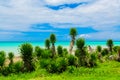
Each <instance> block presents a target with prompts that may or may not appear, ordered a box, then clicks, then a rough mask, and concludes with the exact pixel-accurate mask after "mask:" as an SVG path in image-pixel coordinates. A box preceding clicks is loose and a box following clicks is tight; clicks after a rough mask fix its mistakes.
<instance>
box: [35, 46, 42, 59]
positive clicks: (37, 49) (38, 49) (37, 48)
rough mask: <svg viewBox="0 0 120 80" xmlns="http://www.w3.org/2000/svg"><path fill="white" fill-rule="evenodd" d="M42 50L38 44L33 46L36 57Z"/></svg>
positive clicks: (38, 56)
mask: <svg viewBox="0 0 120 80" xmlns="http://www.w3.org/2000/svg"><path fill="white" fill-rule="evenodd" d="M42 52H43V50H42V49H41V48H40V47H39V46H36V47H35V54H36V56H37V58H40V56H41V54H42Z"/></svg>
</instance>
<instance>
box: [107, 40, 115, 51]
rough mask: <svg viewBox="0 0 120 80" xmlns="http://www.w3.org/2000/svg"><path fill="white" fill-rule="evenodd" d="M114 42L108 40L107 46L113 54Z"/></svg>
mask: <svg viewBox="0 0 120 80" xmlns="http://www.w3.org/2000/svg"><path fill="white" fill-rule="evenodd" d="M113 45H114V44H113V41H112V39H109V40H107V46H108V48H109V51H110V52H111V53H112V47H113Z"/></svg>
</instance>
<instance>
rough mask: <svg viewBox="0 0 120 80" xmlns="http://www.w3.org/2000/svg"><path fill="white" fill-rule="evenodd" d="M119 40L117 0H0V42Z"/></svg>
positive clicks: (119, 16) (119, 6) (119, 9)
mask: <svg viewBox="0 0 120 80" xmlns="http://www.w3.org/2000/svg"><path fill="white" fill-rule="evenodd" d="M71 27H76V28H77V31H78V35H77V38H78V37H84V38H85V39H86V40H92V41H96V40H97V41H98V40H99V41H103V40H107V39H110V38H111V39H113V40H116V41H120V35H119V34H120V0H111V1H110V0H0V41H44V40H45V39H46V38H49V35H50V34H51V33H55V34H56V37H57V40H58V41H69V40H70V36H69V30H70V28H71Z"/></svg>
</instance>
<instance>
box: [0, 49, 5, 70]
mask: <svg viewBox="0 0 120 80" xmlns="http://www.w3.org/2000/svg"><path fill="white" fill-rule="evenodd" d="M5 58H6V54H5V52H4V51H0V69H1V68H2V67H3V66H4V63H5Z"/></svg>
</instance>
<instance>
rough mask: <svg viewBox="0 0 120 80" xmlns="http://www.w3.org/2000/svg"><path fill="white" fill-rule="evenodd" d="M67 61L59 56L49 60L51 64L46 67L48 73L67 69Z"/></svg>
mask: <svg viewBox="0 0 120 80" xmlns="http://www.w3.org/2000/svg"><path fill="white" fill-rule="evenodd" d="M67 66H68V61H67V59H66V58H63V57H60V58H57V59H56V60H53V61H51V64H50V65H49V67H48V69H47V70H48V71H49V72H50V73H62V72H63V71H65V70H66V69H67Z"/></svg>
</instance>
